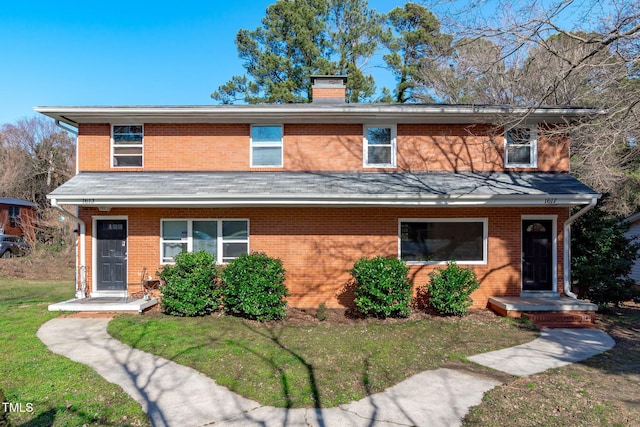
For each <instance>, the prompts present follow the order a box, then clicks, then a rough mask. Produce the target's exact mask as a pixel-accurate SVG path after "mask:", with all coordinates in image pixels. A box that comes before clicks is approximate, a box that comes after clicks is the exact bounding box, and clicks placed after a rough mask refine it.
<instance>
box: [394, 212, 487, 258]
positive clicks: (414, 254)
mask: <svg viewBox="0 0 640 427" xmlns="http://www.w3.org/2000/svg"><path fill="white" fill-rule="evenodd" d="M399 223H400V224H399V228H400V230H399V234H400V236H399V241H400V243H399V252H400V254H399V255H400V258H401V259H404V260H405V261H407V262H408V263H410V264H411V263H413V264H418V263H420V264H439V263H444V262H447V261H456V262H458V263H461V264H486V262H487V219H486V218H455V219H451V218H446V219H441V218H429V219H400V221H399Z"/></svg>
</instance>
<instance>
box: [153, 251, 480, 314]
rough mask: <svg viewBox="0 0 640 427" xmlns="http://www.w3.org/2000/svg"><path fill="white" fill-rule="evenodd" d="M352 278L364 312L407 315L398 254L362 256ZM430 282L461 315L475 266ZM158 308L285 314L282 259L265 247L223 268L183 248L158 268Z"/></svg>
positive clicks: (451, 268) (442, 302) (408, 300)
mask: <svg viewBox="0 0 640 427" xmlns="http://www.w3.org/2000/svg"><path fill="white" fill-rule="evenodd" d="M350 273H351V275H352V276H353V278H354V283H355V291H354V293H355V300H354V302H355V305H356V308H357V310H358V311H359V312H360V313H361V314H363V315H365V316H373V317H379V318H387V317H407V316H409V315H410V314H411V306H412V300H413V297H412V295H413V290H412V286H413V285H412V283H411V280H410V279H409V276H408V273H409V269H408V268H407V266H406V265H405V263H404V261H401V260H398V259H396V258H384V257H380V256H378V257H375V258H362V259H360V260H358V261H357V262H356V263H355V264H354V266H353V268H352V269H351V270H350ZM429 276H430V283H429V284H428V285H427V286H425V287H424V288H423V289H420V290H419V293H422V294H428V295H429V303H430V305H431V306H432V307H433V308H434V309H436V310H437V311H438V312H439V313H441V314H443V315H455V316H462V315H465V314H466V313H467V309H468V307H469V306H470V305H471V297H470V294H471V293H472V292H473V291H475V290H476V289H477V288H478V286H479V285H478V280H477V278H476V275H475V273H474V272H473V270H470V269H468V268H461V267H459V266H458V265H456V263H455V262H450V263H448V264H447V267H446V268H444V269H441V268H436V269H435V270H434V271H432V272H431V273H430V274H429ZM160 277H161V278H162V280H163V282H164V285H163V286H162V302H161V306H162V310H163V311H164V312H165V313H167V314H171V315H175V316H204V315H207V314H210V313H211V312H213V311H215V310H217V309H219V308H220V307H221V306H223V307H224V310H225V311H226V312H228V313H230V314H232V315H236V316H241V317H246V318H249V319H255V320H260V321H265V320H277V319H282V318H284V317H285V316H286V309H287V302H286V297H287V296H289V292H288V289H287V287H286V285H285V284H284V280H285V270H284V268H283V266H282V262H281V261H280V260H279V259H276V258H270V257H268V256H267V255H266V254H264V253H260V252H254V253H252V254H249V255H247V254H243V255H241V256H240V257H238V258H236V259H234V260H233V261H231V262H230V263H229V264H228V265H227V266H226V267H224V269H222V271H220V270H219V268H218V266H216V264H215V260H214V258H213V256H212V255H210V254H208V253H206V252H204V251H201V252H196V253H187V252H183V253H181V254H179V255H177V256H176V257H175V264H173V265H167V266H165V267H164V268H163V269H162V270H161V271H160Z"/></svg>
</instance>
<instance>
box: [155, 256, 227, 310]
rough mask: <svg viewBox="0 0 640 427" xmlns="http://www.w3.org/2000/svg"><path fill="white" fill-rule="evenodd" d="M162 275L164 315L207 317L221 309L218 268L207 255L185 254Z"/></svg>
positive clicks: (164, 270)
mask: <svg viewBox="0 0 640 427" xmlns="http://www.w3.org/2000/svg"><path fill="white" fill-rule="evenodd" d="M175 261H176V262H175V264H174V265H165V266H164V267H163V268H162V270H161V271H160V278H161V279H162V280H163V281H164V285H163V286H161V288H160V289H161V292H162V300H161V302H160V305H161V307H162V311H163V312H165V313H166V314H171V315H173V316H189V317H193V316H205V315H207V314H210V313H211V312H213V311H214V310H216V309H217V308H218V307H219V306H220V289H219V287H218V285H217V278H218V268H217V267H216V263H215V260H214V258H213V256H212V255H211V254H209V253H207V252H204V251H200V252H196V253H188V252H182V253H180V254H178V255H177V256H176V257H175Z"/></svg>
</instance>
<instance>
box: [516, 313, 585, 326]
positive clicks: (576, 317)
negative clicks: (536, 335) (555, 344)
mask: <svg viewBox="0 0 640 427" xmlns="http://www.w3.org/2000/svg"><path fill="white" fill-rule="evenodd" d="M522 315H523V316H524V317H526V318H527V319H529V320H530V321H531V322H532V323H533V324H534V325H536V326H537V327H538V328H595V324H594V320H595V319H594V318H595V316H594V312H567V311H563V312H543V313H540V312H538V313H522Z"/></svg>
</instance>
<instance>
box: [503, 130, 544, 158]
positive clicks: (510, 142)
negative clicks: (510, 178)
mask: <svg viewBox="0 0 640 427" xmlns="http://www.w3.org/2000/svg"><path fill="white" fill-rule="evenodd" d="M504 143H505V149H504V156H505V158H504V164H505V167H507V168H535V167H537V163H538V159H537V157H538V155H537V154H538V149H537V132H536V126H535V125H533V126H516V127H512V128H509V129H507V130H506V131H505V134H504Z"/></svg>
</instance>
